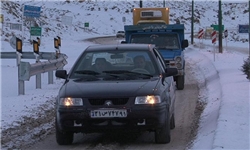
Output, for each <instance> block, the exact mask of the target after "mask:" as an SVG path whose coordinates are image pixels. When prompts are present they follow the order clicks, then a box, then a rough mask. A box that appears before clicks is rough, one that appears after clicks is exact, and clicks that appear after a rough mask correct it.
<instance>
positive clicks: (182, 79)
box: [176, 75, 185, 90]
mask: <svg viewBox="0 0 250 150" xmlns="http://www.w3.org/2000/svg"><path fill="white" fill-rule="evenodd" d="M176 78H177V80H176V87H177V90H183V89H184V82H185V76H184V75H183V76H178V77H176Z"/></svg>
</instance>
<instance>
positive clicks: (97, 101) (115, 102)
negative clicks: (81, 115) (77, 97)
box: [89, 98, 128, 105]
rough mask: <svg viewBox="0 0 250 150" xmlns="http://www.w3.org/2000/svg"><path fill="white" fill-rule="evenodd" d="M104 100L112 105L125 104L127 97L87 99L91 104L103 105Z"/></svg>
mask: <svg viewBox="0 0 250 150" xmlns="http://www.w3.org/2000/svg"><path fill="white" fill-rule="evenodd" d="M106 101H111V102H112V104H113V105H125V104H127V102H128V98H111V99H110V98H106V99H89V103H90V104H91V105H104V104H105V102H106Z"/></svg>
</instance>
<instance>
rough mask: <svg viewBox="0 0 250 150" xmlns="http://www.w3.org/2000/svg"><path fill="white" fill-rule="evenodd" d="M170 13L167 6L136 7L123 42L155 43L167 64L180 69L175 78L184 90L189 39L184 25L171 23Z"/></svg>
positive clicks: (179, 86)
mask: <svg viewBox="0 0 250 150" xmlns="http://www.w3.org/2000/svg"><path fill="white" fill-rule="evenodd" d="M139 10H140V11H139ZM166 14H167V15H166ZM168 15H169V9H166V8H137V9H134V13H133V17H134V18H133V20H134V22H133V24H134V25H125V26H124V31H125V41H123V42H122V43H143V44H155V45H156V47H157V49H158V51H159V52H160V53H161V55H162V56H163V58H164V61H165V63H166V65H167V66H169V67H170V68H177V69H178V75H176V76H174V80H175V81H176V87H177V89H178V90H183V89H184V83H185V59H184V50H185V48H186V47H188V40H186V39H184V29H185V28H184V25H183V24H169V22H168V21H169V18H168V17H167V16H168ZM138 18H139V19H138Z"/></svg>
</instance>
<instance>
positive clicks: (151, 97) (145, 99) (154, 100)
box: [135, 95, 161, 104]
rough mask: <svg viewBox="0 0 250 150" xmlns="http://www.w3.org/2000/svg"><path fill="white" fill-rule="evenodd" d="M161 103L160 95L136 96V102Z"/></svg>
mask: <svg viewBox="0 0 250 150" xmlns="http://www.w3.org/2000/svg"><path fill="white" fill-rule="evenodd" d="M156 103H161V98H160V96H154V95H148V96H138V97H136V98H135V104H156Z"/></svg>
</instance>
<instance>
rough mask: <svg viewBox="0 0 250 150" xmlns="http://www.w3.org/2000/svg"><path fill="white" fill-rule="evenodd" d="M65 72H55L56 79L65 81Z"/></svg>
mask: <svg viewBox="0 0 250 150" xmlns="http://www.w3.org/2000/svg"><path fill="white" fill-rule="evenodd" d="M67 76H68V75H67V71H66V70H56V77H57V78H62V79H66V78H67Z"/></svg>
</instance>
